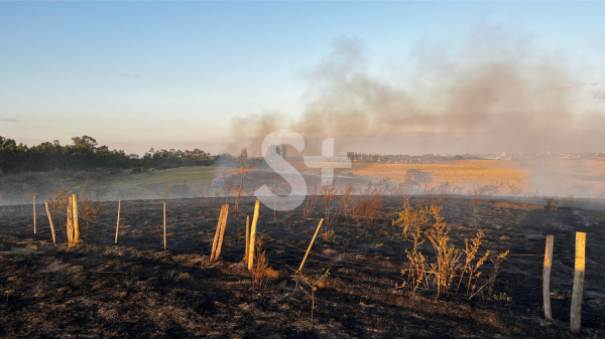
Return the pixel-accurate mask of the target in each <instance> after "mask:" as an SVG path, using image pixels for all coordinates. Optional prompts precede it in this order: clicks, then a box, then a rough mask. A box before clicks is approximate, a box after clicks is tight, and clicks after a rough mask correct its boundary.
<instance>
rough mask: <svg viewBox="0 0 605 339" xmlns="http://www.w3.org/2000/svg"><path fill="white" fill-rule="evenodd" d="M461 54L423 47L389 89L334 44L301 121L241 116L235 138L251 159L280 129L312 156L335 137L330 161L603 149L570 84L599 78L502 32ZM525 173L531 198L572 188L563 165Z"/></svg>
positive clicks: (532, 167) (583, 96)
mask: <svg viewBox="0 0 605 339" xmlns="http://www.w3.org/2000/svg"><path fill="white" fill-rule="evenodd" d="M461 46H462V47H460V48H453V47H450V46H448V45H447V44H445V45H435V46H431V45H428V44H423V43H420V44H418V45H417V46H416V48H415V50H414V52H413V53H412V55H411V57H410V60H408V61H407V63H406V65H407V67H406V69H408V70H409V71H408V72H407V73H406V75H405V76H399V77H398V79H399V80H392V79H393V78H395V79H397V77H396V76H389V77H388V78H389V79H390V81H387V80H386V79H385V77H381V76H379V75H376V74H373V73H372V72H371V71H370V67H369V64H368V59H367V47H366V46H365V44H364V42H363V41H361V40H358V39H352V38H338V39H335V40H334V42H333V51H332V52H331V54H329V55H328V56H327V57H325V58H324V59H323V60H321V62H320V63H319V64H318V65H317V66H316V67H315V68H314V69H312V70H311V71H308V72H306V73H305V78H306V80H307V81H308V83H309V87H308V90H307V92H306V93H304V95H303V99H304V101H305V105H304V109H303V112H302V113H301V114H300V115H299V116H296V117H291V116H288V115H285V114H282V113H279V112H262V113H259V114H252V115H249V116H245V117H238V118H235V119H233V121H232V133H233V135H234V137H236V138H237V139H238V140H241V141H243V144H242V145H238V147H244V146H247V147H248V151H249V154H251V155H255V156H259V155H261V153H260V152H261V149H260V144H261V142H262V140H263V138H264V137H265V136H266V135H267V134H269V133H270V132H273V131H275V130H279V129H288V130H292V131H295V132H298V133H299V134H301V135H302V136H303V137H304V138H305V140H306V142H307V145H306V147H305V151H304V153H305V154H310V155H318V154H320V144H321V140H322V139H324V138H335V139H336V150H335V153H336V154H346V152H347V151H356V152H367V153H379V154H426V153H433V154H466V153H471V154H487V153H489V154H500V153H501V152H502V151H506V152H507V153H508V154H516V153H521V152H523V153H525V154H527V153H546V152H551V153H581V152H599V153H600V152H603V151H605V139H604V138H603V136H602V133H601V132H602V131H605V119H604V117H603V115H602V113H603V112H602V109H601V110H600V111H599V109H598V107H599V106H597V105H594V102H595V99H594V98H592V97H591V96H590V95H589V94H588V93H584V92H582V91H580V90H578V87H577V86H573V85H572V84H578V83H590V82H589V80H590V81H593V80H598V79H585V76H586V75H585V74H578V73H577V72H574V71H572V67H571V62H570V61H569V60H566V59H565V58H563V57H561V56H559V55H557V54H556V53H544V52H541V51H540V50H539V49H538V48H536V47H535V46H534V44H533V43H532V41H531V39H530V38H528V37H527V36H524V35H520V34H516V33H511V32H508V31H506V30H505V29H503V28H501V27H482V28H481V29H478V30H477V31H475V32H471V33H470V34H469V35H468V37H467V38H466V39H465V41H464V43H463V44H462V45H461ZM595 84H596V82H594V83H592V85H593V86H594V85H595ZM595 107H596V108H595ZM236 149H237V148H236ZM526 165H527V169H528V170H529V171H530V172H531V175H530V178H529V182H530V184H531V186H532V190H534V191H535V190H538V191H539V192H543V193H547V194H550V195H556V194H559V195H563V194H565V192H566V188H567V187H569V186H570V185H571V181H570V180H567V179H564V178H569V177H570V176H571V175H572V173H570V171H569V169H568V168H567V167H565V166H560V165H558V164H554V163H553V164H548V163H544V162H542V163H540V164H531V163H528V164H526Z"/></svg>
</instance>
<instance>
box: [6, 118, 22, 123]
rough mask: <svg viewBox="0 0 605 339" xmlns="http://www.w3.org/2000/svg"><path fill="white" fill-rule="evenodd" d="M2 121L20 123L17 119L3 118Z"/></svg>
mask: <svg viewBox="0 0 605 339" xmlns="http://www.w3.org/2000/svg"><path fill="white" fill-rule="evenodd" d="M2 121H6V122H19V120H17V119H10V118H3V119H2Z"/></svg>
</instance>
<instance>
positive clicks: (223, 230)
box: [214, 204, 229, 261]
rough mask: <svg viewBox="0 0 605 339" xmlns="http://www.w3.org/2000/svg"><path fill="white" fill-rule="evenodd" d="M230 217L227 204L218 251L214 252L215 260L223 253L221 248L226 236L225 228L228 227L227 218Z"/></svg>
mask: <svg viewBox="0 0 605 339" xmlns="http://www.w3.org/2000/svg"><path fill="white" fill-rule="evenodd" d="M228 217H229V204H225V215H224V216H223V223H222V224H221V234H220V235H219V237H218V245H217V246H216V253H215V254H214V261H217V260H218V257H219V256H220V255H221V248H222V247H223V237H224V236H225V229H226V228H227V219H228Z"/></svg>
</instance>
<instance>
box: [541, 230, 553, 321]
mask: <svg viewBox="0 0 605 339" xmlns="http://www.w3.org/2000/svg"><path fill="white" fill-rule="evenodd" d="M554 242H555V236H554V235H547V236H546V250H545V252H544V270H543V271H542V297H543V299H544V319H546V321H549V322H552V309H551V307H550V270H551V267H552V251H553V246H554Z"/></svg>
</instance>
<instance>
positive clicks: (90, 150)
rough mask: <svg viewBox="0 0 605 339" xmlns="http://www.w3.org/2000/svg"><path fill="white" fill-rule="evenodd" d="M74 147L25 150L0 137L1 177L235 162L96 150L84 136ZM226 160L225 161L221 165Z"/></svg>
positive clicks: (189, 154)
mask: <svg viewBox="0 0 605 339" xmlns="http://www.w3.org/2000/svg"><path fill="white" fill-rule="evenodd" d="M71 140H72V141H73V145H61V144H60V143H59V141H58V140H55V141H53V142H52V143H51V142H43V143H41V144H40V145H36V146H32V147H28V146H27V145H24V144H22V143H19V144H17V142H16V141H15V140H13V139H9V138H4V137H2V136H0V170H1V171H2V172H4V173H15V172H39V171H50V170H54V169H61V170H73V171H87V170H88V171H90V170H96V169H109V170H112V169H126V168H132V169H136V170H139V171H140V170H141V169H143V168H157V169H165V168H173V167H181V166H210V165H213V164H214V163H215V162H218V161H219V160H221V161H220V162H221V163H225V162H226V163H231V162H234V161H235V158H233V157H231V156H230V155H228V154H222V155H218V156H213V155H211V154H209V153H206V152H204V151H201V150H199V149H194V150H193V151H180V150H174V149H171V150H165V149H162V150H158V151H156V150H154V149H153V148H152V149H151V150H149V151H148V152H146V153H145V154H144V155H143V157H140V156H138V155H136V154H126V153H125V152H124V151H123V150H115V149H114V150H110V149H109V148H108V147H107V146H98V143H97V141H96V140H95V139H94V138H92V137H90V136H87V135H84V136H82V137H74V138H72V139H71ZM222 160H227V161H222Z"/></svg>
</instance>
